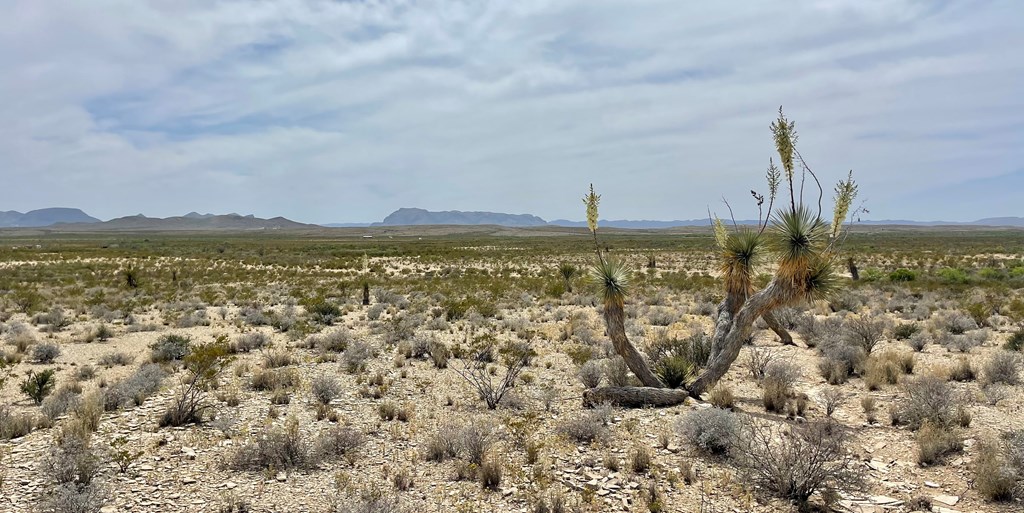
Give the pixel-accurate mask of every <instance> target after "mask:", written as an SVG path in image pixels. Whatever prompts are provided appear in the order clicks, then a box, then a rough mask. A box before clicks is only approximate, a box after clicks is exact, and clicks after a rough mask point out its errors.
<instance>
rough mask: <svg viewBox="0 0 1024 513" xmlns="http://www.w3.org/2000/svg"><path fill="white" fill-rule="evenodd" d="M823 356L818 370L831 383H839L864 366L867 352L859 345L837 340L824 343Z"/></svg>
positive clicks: (822, 347)
mask: <svg viewBox="0 0 1024 513" xmlns="http://www.w3.org/2000/svg"><path fill="white" fill-rule="evenodd" d="M821 357H822V359H821V361H820V362H819V363H818V370H819V371H820V372H821V375H822V377H824V378H825V380H826V381H828V382H829V384H831V385H839V384H842V383H845V382H846V380H847V379H849V377H850V375H851V374H854V373H855V372H857V370H858V369H860V368H861V367H862V366H863V364H864V360H865V359H866V358H867V353H866V352H865V351H864V348H863V347H861V346H859V345H850V344H848V343H846V342H843V341H837V342H829V343H826V344H823V345H822V346H821Z"/></svg>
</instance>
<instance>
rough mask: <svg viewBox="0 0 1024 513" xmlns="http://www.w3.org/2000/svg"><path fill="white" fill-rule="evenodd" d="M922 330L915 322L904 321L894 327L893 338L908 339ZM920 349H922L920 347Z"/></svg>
mask: <svg viewBox="0 0 1024 513" xmlns="http://www.w3.org/2000/svg"><path fill="white" fill-rule="evenodd" d="M920 331H921V327H920V326H918V325H917V323H914V322H903V323H899V324H897V325H896V326H895V327H893V329H892V338H894V339H896V340H907V339H909V338H910V337H912V336H914V335H915V334H917V333H918V332H920ZM918 351H920V349H918Z"/></svg>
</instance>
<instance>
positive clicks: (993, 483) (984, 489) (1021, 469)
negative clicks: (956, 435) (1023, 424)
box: [974, 431, 1024, 502]
mask: <svg viewBox="0 0 1024 513" xmlns="http://www.w3.org/2000/svg"><path fill="white" fill-rule="evenodd" d="M977 447H978V454H977V456H975V458H974V488H975V489H976V490H977V491H978V493H979V494H980V495H981V496H982V497H983V498H985V500H987V501H992V502H1007V501H1012V500H1013V499H1014V498H1015V497H1020V496H1024V431H1014V432H1010V433H1007V434H1006V435H1005V437H1004V439H1003V440H1002V441H998V440H983V441H982V442H980V443H979V444H978V446H977Z"/></svg>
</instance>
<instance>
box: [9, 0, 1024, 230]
mask: <svg viewBox="0 0 1024 513" xmlns="http://www.w3.org/2000/svg"><path fill="white" fill-rule="evenodd" d="M1022 15H1024V8H1021V7H1019V4H1017V3H1016V2H1013V1H1011V0H1007V1H977V2H955V3H937V2H931V1H913V0H902V1H899V0H892V1H889V0H885V1H881V0H879V1H839V0H828V1H807V2H798V3H795V4H793V5H792V6H791V7H787V9H786V10H780V9H778V7H777V6H775V5H773V4H771V3H763V2H747V3H745V4H743V5H740V4H738V3H734V2H730V3H727V4H711V3H701V4H694V3H688V2H677V1H674V0H660V1H658V0H651V1H640V2H625V1H621V2H592V1H586V0H572V1H570V0H565V1H521V2H391V1H377V2H337V1H323V0H310V1H300V0H279V1H276V2H249V1H218V2H208V1H202V2H200V1H179V2H156V1H151V2H142V1H114V0H107V1H103V2H89V3H71V4H68V3H65V2H55V1H40V0H34V1H28V0H24V1H16V2H15V3H14V8H13V9H12V10H11V14H9V15H8V16H6V17H4V18H3V19H2V20H0V67H2V69H4V70H5V73H4V74H3V75H2V76H0V95H2V96H3V97H4V98H12V99H16V100H15V101H9V102H5V104H4V105H2V106H0V169H2V170H3V174H4V175H3V176H4V182H5V189H6V190H7V192H8V194H5V195H4V199H5V201H7V202H8V203H7V204H5V205H3V206H4V207H6V208H5V209H21V210H26V209H31V208H38V207H45V206H54V205H69V206H79V207H81V208H83V209H85V210H86V211H88V212H90V213H92V214H93V215H97V216H100V217H114V216H120V215H126V214H134V213H137V212H140V211H141V212H144V213H146V214H148V215H173V214H181V213H184V212H187V211H189V210H199V211H215V212H227V211H239V212H253V213H256V214H257V215H261V216H274V215H284V216H287V217H290V218H293V219H297V220H302V221H315V222H327V221H354V220H378V219H380V218H382V217H383V216H384V215H386V214H387V213H388V212H390V211H391V210H394V209H395V208H398V207H402V206H420V207H424V208H432V209H463V210H494V211H507V212H516V213H519V212H530V213H534V214H537V215H541V216H543V217H546V218H556V217H568V218H579V217H580V216H581V213H580V212H579V205H578V198H577V197H578V196H580V195H581V194H582V191H583V189H584V188H585V186H586V184H587V183H589V182H594V183H595V184H596V185H597V186H598V187H599V189H600V190H601V191H602V192H603V193H604V194H605V202H604V205H605V214H606V216H607V217H625V218H662V219H669V218H691V217H702V216H703V213H704V212H705V208H706V206H707V205H708V204H710V205H711V206H712V208H716V207H717V204H718V198H719V197H721V196H722V195H725V196H727V197H729V198H730V199H731V200H732V201H733V204H734V206H736V207H737V210H738V211H739V212H738V213H742V212H743V211H744V210H745V209H747V208H746V207H747V206H746V205H745V203H744V201H745V199H746V197H747V194H748V193H747V191H748V190H749V189H750V188H751V187H759V186H760V177H761V175H762V173H763V169H764V167H765V165H766V164H767V159H768V157H769V156H770V155H771V141H770V138H769V137H768V133H767V125H768V123H769V122H770V121H771V119H772V116H773V115H774V110H775V109H776V108H777V106H778V105H779V104H784V105H785V106H786V108H787V111H788V113H789V114H790V116H791V117H792V118H794V119H796V120H797V123H798V128H799V129H800V131H801V136H802V137H801V143H802V150H803V152H804V154H805V156H807V157H808V158H809V159H810V161H811V163H812V165H813V166H814V167H815V169H816V170H817V171H819V172H820V173H821V174H824V175H825V176H827V177H829V179H828V180H827V181H828V182H833V181H834V179H837V178H838V177H839V175H840V174H841V173H845V170H847V169H850V168H852V169H854V170H855V173H856V176H857V177H858V178H859V180H860V181H861V183H862V187H861V190H862V192H863V194H864V196H865V197H866V198H867V199H868V200H869V202H870V203H869V205H870V208H871V210H872V217H911V218H949V219H969V218H975V217H982V216H986V215H1005V214H1011V213H1013V210H1012V209H1013V208H1014V205H1012V204H1010V200H1005V201H1001V202H1000V201H997V202H994V203H993V202H989V203H978V202H971V201H962V202H958V201H957V200H956V199H955V198H946V201H944V202H943V203H941V205H942V206H941V207H940V206H938V205H936V207H935V208H936V211H933V212H932V211H930V212H921V211H920V210H912V209H920V208H922V207H921V203H920V202H907V201H904V200H905V199H906V198H908V197H911V196H913V195H914V193H915V191H917V190H923V189H926V188H927V189H929V190H930V189H931V188H935V187H941V186H950V185H955V184H957V183H961V182H968V181H971V180H976V179H978V178H984V177H992V176H1000V175H1006V174H1009V173H1012V172H1015V171H1018V170H1020V169H1021V164H1020V162H1021V161H1022V158H1021V157H1024V149H1021V146H1020V144H1019V141H1021V140H1024V98H1022V97H1021V95H1020V94H1019V91H1020V90H1024V62H1022V59H1021V57H1019V54H1018V53H1017V52H1015V51H1014V49H1015V48H1020V47H1024V33H1022V32H1021V31H1020V30H1019V29H1018V28H1017V27H1016V26H1015V23H1016V20H1019V19H1020V18H1021V17H1022ZM943 190H946V189H943ZM719 208H720V207H719ZM747 210H749V209H747Z"/></svg>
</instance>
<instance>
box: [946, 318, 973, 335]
mask: <svg viewBox="0 0 1024 513" xmlns="http://www.w3.org/2000/svg"><path fill="white" fill-rule="evenodd" d="M945 328H946V332H948V333H951V334H953V335H963V334H964V333H967V332H968V331H971V330H976V329H978V323H977V322H975V321H974V319H972V318H971V316H969V315H964V314H962V313H955V314H953V315H950V316H949V317H947V318H946V322H945Z"/></svg>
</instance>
